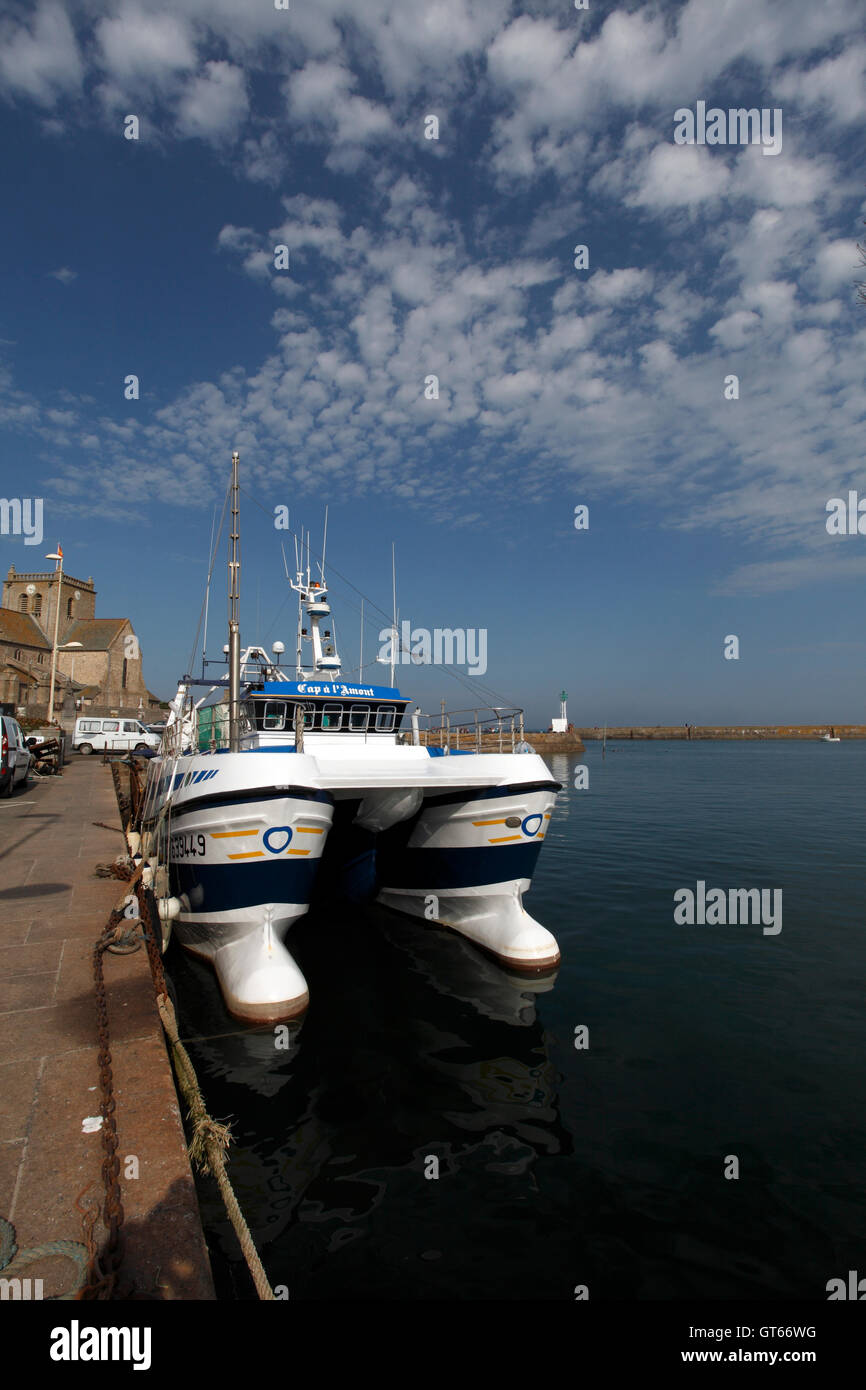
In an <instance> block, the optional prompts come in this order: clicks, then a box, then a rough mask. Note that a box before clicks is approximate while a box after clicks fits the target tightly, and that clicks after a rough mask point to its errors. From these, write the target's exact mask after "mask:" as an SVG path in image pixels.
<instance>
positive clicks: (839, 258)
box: [815, 237, 864, 292]
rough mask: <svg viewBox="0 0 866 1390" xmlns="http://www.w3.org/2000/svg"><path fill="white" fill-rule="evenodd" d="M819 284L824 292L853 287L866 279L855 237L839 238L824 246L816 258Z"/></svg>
mask: <svg viewBox="0 0 866 1390" xmlns="http://www.w3.org/2000/svg"><path fill="white" fill-rule="evenodd" d="M815 269H816V271H817V275H818V283H819V285H820V287H821V289H822V291H824V292H828V291H829V292H832V291H833V290H837V289H841V288H843V287H844V286H846V285H848V286H852V287H853V285H854V284H855V283H856V282H857V281H858V280H862V279H863V277H864V270H863V264H862V261H861V260H860V256H859V254H858V251H857V245H856V243H855V241H854V239H853V237H852V238H851V239H850V240H849V239H848V238H847V237H839V238H837V239H836V240H835V241H829V242H827V244H826V245H825V246H822V247H821V249H820V250H819V252H818V254H817V256H816V257H815Z"/></svg>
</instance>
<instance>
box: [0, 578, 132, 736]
mask: <svg viewBox="0 0 866 1390" xmlns="http://www.w3.org/2000/svg"><path fill="white" fill-rule="evenodd" d="M58 597H59V601H60V618H59V623H58V629H57V675H56V678H55V692H54V709H55V717H57V716H59V714H60V712H61V711H63V712H64V715H66V716H67V717H68V716H69V715H70V714H72V713H73V711H75V712H84V711H88V712H90V713H92V714H105V715H112V714H118V715H138V716H140V717H141V718H143V719H144V721H145V722H147V721H151V720H155V719H156V718H157V715H158V711H159V699H158V697H157V696H156V695H152V694H151V693H150V691H149V690H148V689H147V686H146V685H145V683H144V675H143V673H142V661H141V648H140V646H139V642H138V638H137V637H136V635H135V632H134V630H133V627H132V623H131V622H130V621H129V619H128V618H97V617H96V589H95V588H94V585H93V580H92V579H74V578H73V577H72V576H71V575H68V574H64V575H63V578H62V582H61V584H60V586H59V595H58V583H57V573H56V571H54V570H49V571H46V572H43V573H39V574H17V573H16V571H15V566H14V565H11V566H10V567H9V573H8V574H7V576H6V581H5V583H4V585H3V603H2V607H0V702H2V703H4V704H6V705H11V706H13V707H14V709H15V711H16V712H17V714H18V715H20V716H28V717H34V718H42V717H44V716H45V715H47V712H48V701H49V688H50V683H51V652H52V648H53V643H54V618H55V612H56V608H57V602H58ZM73 643H74V644H75V645H74V646H73V645H71V644H73Z"/></svg>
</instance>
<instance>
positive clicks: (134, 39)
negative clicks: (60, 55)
mask: <svg viewBox="0 0 866 1390" xmlns="http://www.w3.org/2000/svg"><path fill="white" fill-rule="evenodd" d="M174 8H175V10H178V9H181V8H182V7H181V6H179V5H176V6H175V7H174ZM96 39H97V42H98V44H99V47H100V49H101V55H102V63H103V66H104V68H105V69H106V70H107V71H108V73H109V74H110V77H111V79H112V81H113V82H114V83H115V84H117V85H121V86H122V85H123V84H125V83H128V82H130V81H131V80H135V79H142V78H143V79H147V80H149V81H151V82H157V83H158V82H160V81H162V80H164V79H165V78H166V77H169V76H173V75H174V74H175V73H177V72H183V71H186V70H188V69H191V68H194V67H195V49H194V47H193V42H192V36H191V34H190V31H189V28H188V26H187V25H186V24H185V23H184V22H183V21H182V20H181V19H180V18H178V15H177V14H176V13H175V14H168V13H166V12H165V11H163V12H162V13H144V12H143V11H142V9H141V8H140V7H139V6H136V7H135V8H133V7H132V6H131V5H125V6H124V7H123V8H122V9H121V10H120V12H119V13H118V14H117V15H114V16H112V17H110V18H105V19H101V20H100V21H99V23H98V24H97V26H96Z"/></svg>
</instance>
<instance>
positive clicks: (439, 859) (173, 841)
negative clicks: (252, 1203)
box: [142, 747, 559, 1022]
mask: <svg viewBox="0 0 866 1390" xmlns="http://www.w3.org/2000/svg"><path fill="white" fill-rule="evenodd" d="M439 751H440V750H438V749H435V750H428V749H427V748H424V747H401V748H399V750H398V749H395V750H394V752H395V753H397V754H398V756H397V757H396V758H395V757H393V756H392V757H390V758H389V759H388V760H387V764H386V765H384V766H380V767H379V768H377V769H376V770H375V771H374V772H372V773H371V768H370V766H369V764H366V765H365V766H363V767H362V766H361V763H360V761H359V760H354V759H351V758H350V759H336V758H330V759H328V758H323V757H316V756H313V755H311V754H306V753H302V752H301V753H298V752H294V751H291V752H283V751H281V752H269V751H268V750H267V749H265V748H261V749H247V750H244V751H241V752H226V751H217V752H211V753H188V754H186V755H181V756H178V757H166V756H164V757H161V758H158V759H154V760H153V761H152V763H151V765H150V768H149V777H148V790H147V797H146V803H145V805H146V812H145V818H144V823H143V826H142V829H143V843H142V851H143V853H144V856H145V859H147V860H148V861H149V862H150V863H151V865H152V867H154V869H155V870H156V873H157V880H156V887H157V894H158V897H159V898H160V899H161V910H162V911H163V912H164V913H166V914H167V915H170V916H172V917H173V928H174V932H175V934H176V936H177V938H178V940H179V941H180V942H181V944H182V945H183V946H184V947H186V948H187V949H188V950H190V951H192V952H193V953H195V954H197V955H200V956H203V957H205V958H207V959H209V960H210V961H211V962H212V963H213V965H214V967H215V969H216V973H217V977H218V980H219V983H220V986H221V989H222V992H223V996H224V999H225V1002H226V1005H227V1007H228V1008H229V1010H230V1011H231V1013H232V1014H234V1015H235V1016H236V1017H238V1018H241V1019H244V1020H248V1021H251V1022H273V1021H277V1020H280V1019H285V1018H291V1017H294V1016H295V1015H297V1014H300V1013H302V1012H303V1011H304V1009H305V1008H306V1007H307V1004H308V1002H309V1000H308V992H307V986H306V982H305V980H304V977H303V975H302V974H301V971H300V970H299V969H298V966H297V965H296V964H295V962H294V960H293V959H292V957H291V955H290V953H289V951H288V950H287V949H286V946H285V938H286V935H287V932H288V929H289V927H290V926H291V924H292V922H294V921H295V920H296V919H297V918H298V917H302V916H303V915H304V914H305V913H306V912H307V910H308V908H309V906H310V902H311V900H312V899H313V896H314V894H318V893H320V892H321V891H322V890H329V889H330V890H337V891H342V892H343V893H344V894H345V895H347V896H350V897H355V898H357V897H359V896H361V897H368V898H372V897H375V898H376V899H377V900H378V901H379V902H381V903H384V904H386V905H387V906H389V907H391V908H395V909H397V910H398V911H400V912H403V913H407V914H409V915H411V916H415V917H421V918H423V919H425V920H426V921H428V922H430V923H431V925H436V924H439V925H441V926H445V927H451V928H453V929H454V930H455V931H458V932H460V933H461V934H462V935H463V936H465V937H467V938H468V939H469V940H470V941H473V942H475V943H476V944H478V945H479V946H482V947H484V948H485V949H486V950H488V951H490V952H491V953H492V954H493V955H494V956H495V957H496V958H497V959H498V960H499V961H500V962H501V963H502V964H503V965H505V966H508V967H510V968H512V969H517V970H523V971H530V972H539V971H544V970H549V969H552V968H553V967H555V966H556V965H557V964H558V962H559V950H558V947H557V944H556V941H555V939H554V937H553V936H552V935H551V934H550V932H548V931H547V930H546V929H545V928H544V927H542V926H541V925H540V924H539V923H538V922H536V921H535V920H534V919H533V918H532V917H531V916H530V915H529V913H527V912H526V911H525V909H524V908H523V905H522V895H523V893H524V892H526V890H527V889H528V888H529V884H530V880H531V877H532V872H533V869H534V867H535V861H536V859H537V857H538V853H539V850H540V848H541V844H542V842H543V840H544V838H545V835H546V833H547V829H548V826H549V823H550V814H551V810H552V807H553V804H554V800H555V796H556V792H557V791H558V790H559V784H558V783H556V782H555V781H554V780H553V778H552V777H551V774H550V771H549V769H548V768H547V766H546V764H545V763H544V762H543V761H542V759H541V758H540V757H538V756H537V755H536V754H534V753H521V754H508V753H504V754H485V753H480V754H468V755H460V754H455V755H454V756H450V757H438V756H433V754H434V753H438V752H439Z"/></svg>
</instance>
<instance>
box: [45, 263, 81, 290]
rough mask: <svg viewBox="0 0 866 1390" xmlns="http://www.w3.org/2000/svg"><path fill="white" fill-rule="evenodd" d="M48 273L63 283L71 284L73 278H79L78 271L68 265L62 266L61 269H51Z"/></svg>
mask: <svg viewBox="0 0 866 1390" xmlns="http://www.w3.org/2000/svg"><path fill="white" fill-rule="evenodd" d="M48 274H49V275H51V276H53V278H54V279H55V280H59V281H60V283H61V285H71V284H72V281H73V280H77V279H78V271H77V270H70V269H69V268H68V266H61V268H60V270H49V272H48Z"/></svg>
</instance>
